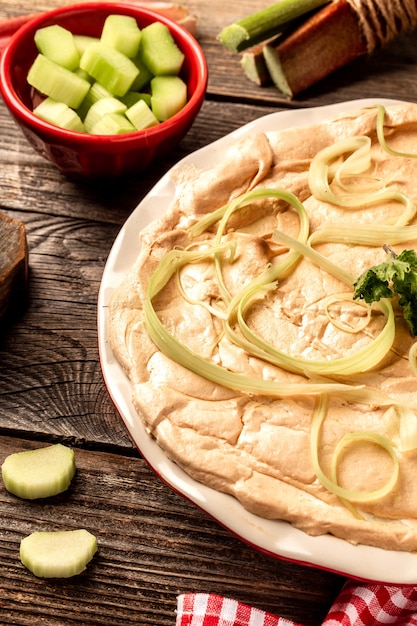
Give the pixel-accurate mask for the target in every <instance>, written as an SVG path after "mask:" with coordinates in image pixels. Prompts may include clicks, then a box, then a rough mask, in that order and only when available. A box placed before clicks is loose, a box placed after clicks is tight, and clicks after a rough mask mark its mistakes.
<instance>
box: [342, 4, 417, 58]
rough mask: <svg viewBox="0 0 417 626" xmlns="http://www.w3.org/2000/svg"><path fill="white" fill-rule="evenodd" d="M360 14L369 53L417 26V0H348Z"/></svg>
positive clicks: (358, 14)
mask: <svg viewBox="0 0 417 626" xmlns="http://www.w3.org/2000/svg"><path fill="white" fill-rule="evenodd" d="M347 1H348V3H349V4H350V6H351V8H352V9H353V11H354V12H355V13H356V14H357V16H358V21H359V25H360V27H361V29H362V32H363V35H364V38H365V40H366V46H367V51H368V53H371V52H373V50H374V49H375V48H377V47H382V46H383V45H385V44H386V43H388V42H389V41H391V39H394V37H396V36H397V35H399V34H401V33H404V32H406V31H409V30H413V29H414V28H416V26H417V0H347Z"/></svg>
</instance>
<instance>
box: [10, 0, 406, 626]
mask: <svg viewBox="0 0 417 626" xmlns="http://www.w3.org/2000/svg"><path fill="white" fill-rule="evenodd" d="M184 3H185V4H186V5H187V6H188V8H189V10H190V12H191V13H192V14H194V15H195V16H196V17H197V23H198V37H199V40H200V42H201V45H202V46H203V48H204V50H205V52H206V55H207V60H208V65H209V71H210V79H209V86H208V92H207V98H206V101H205V103H204V105H203V108H202V110H201V113H200V114H199V116H198V119H197V120H196V122H195V124H194V126H193V128H192V129H191V131H190V132H189V134H188V136H187V137H186V138H185V139H184V140H183V142H182V144H181V145H180V146H179V147H178V149H176V150H175V151H174V152H173V153H172V154H171V155H170V156H169V157H167V158H166V159H164V161H163V162H161V163H158V164H155V165H154V166H152V167H151V168H150V170H149V171H148V172H147V173H146V175H144V176H142V177H140V178H138V179H134V178H133V179H130V180H127V181H126V180H125V181H123V182H118V183H114V184H112V185H109V186H106V185H103V184H101V185H98V184H82V183H75V182H71V181H70V180H67V179H66V178H65V177H64V176H62V175H61V174H60V173H59V172H58V171H57V170H56V169H55V168H54V167H53V166H52V165H50V164H49V163H48V162H47V161H44V160H43V159H42V158H41V157H40V156H38V155H37V154H35V153H34V152H33V151H32V149H31V148H30V147H29V146H28V144H27V143H26V140H25V139H24V138H23V136H22V135H21V133H20V131H19V130H18V129H17V128H16V126H15V125H14V123H13V121H12V119H11V117H10V116H9V114H8V112H7V111H6V108H5V106H4V105H3V103H1V104H0V123H1V129H2V132H1V134H0V163H1V169H0V211H1V212H3V213H5V214H6V215H9V216H11V217H13V218H16V219H18V220H21V221H23V222H24V223H25V225H26V228H27V238H28V244H29V254H30V257H29V258H30V276H29V278H30V280H29V291H28V298H27V303H26V304H25V306H23V307H21V309H20V310H19V311H18V312H17V313H14V314H13V315H11V316H9V318H8V319H3V320H1V321H0V463H1V462H2V461H3V459H4V458H5V456H6V455H7V454H9V453H11V452H14V451H17V450H22V449H26V448H32V447H35V446H38V445H44V444H47V443H51V442H62V443H64V444H67V445H70V446H73V447H74V448H75V452H76V458H77V465H78V473H77V476H76V478H75V480H74V482H73V485H72V486H71V488H70V490H69V491H68V492H67V493H65V494H63V495H62V496H57V497H55V498H52V499H51V500H50V501H47V502H25V501H21V500H19V499H17V498H15V497H14V496H12V495H10V494H8V493H7V492H6V490H5V489H4V487H3V485H1V486H0V623H1V624H24V625H26V624H31V623H35V624H41V623H42V624H43V625H52V624H54V625H55V624H74V625H75V624H83V625H84V624H85V625H86V624H100V625H105V624H114V625H116V624H125V623H130V624H142V625H145V624H154V625H155V626H164V625H166V626H168V625H172V624H174V623H175V607H176V596H177V594H180V593H184V592H192V591H201V592H215V593H220V594H224V595H226V596H230V597H233V598H236V599H239V600H241V601H243V602H246V603H249V604H252V605H255V606H258V607H260V608H263V609H265V610H268V611H270V612H273V613H276V614H279V615H281V616H283V617H287V618H291V619H294V620H296V621H299V622H301V623H303V624H306V625H308V626H316V625H319V624H320V623H321V621H322V619H323V616H324V615H325V614H326V612H327V610H328V608H329V606H330V604H331V602H332V600H333V598H334V597H335V595H336V593H337V592H338V590H339V589H340V587H341V586H342V584H343V582H344V579H343V577H342V576H339V575H337V574H334V573H330V572H326V571H320V570H315V569H312V568H310V567H305V566H301V565H299V564H293V563H288V562H284V561H281V560H276V559H274V558H270V557H268V556H265V555H263V554H260V553H258V552H257V551H255V550H254V549H252V548H250V547H247V546H246V545H244V544H243V543H242V542H241V541H239V540H238V539H236V538H235V537H233V536H231V535H230V534H229V533H228V532H227V531H226V530H224V529H222V528H221V527H220V526H219V525H218V524H217V523H216V522H215V521H213V520H212V519H211V518H209V517H208V516H207V515H206V514H205V513H203V512H202V511H200V510H199V509H197V508H196V507H195V506H193V505H192V504H190V503H188V502H187V501H185V500H184V499H183V498H181V497H180V496H178V495H177V494H175V493H173V492H172V491H171V490H170V489H169V488H168V487H166V486H165V485H164V484H163V483H162V482H161V481H160V480H159V479H158V478H157V477H156V476H155V475H154V474H153V472H152V471H151V470H150V469H149V468H148V465H147V463H146V462H145V461H144V460H143V459H142V458H141V457H140V455H139V453H138V452H137V451H136V449H135V446H134V445H133V444H132V442H131V440H130V439H129V436H128V434H127V432H126V430H125V427H124V425H123V423H122V421H121V419H120V417H119V415H118V414H117V412H116V410H115V408H114V407H113V405H112V402H111V401H110V399H109V396H108V394H107V391H106V388H105V386H104V383H103V379H102V374H101V370H100V364H99V359H98V351H97V325H96V317H97V294H98V290H99V286H100V280H101V276H102V271H103V267H104V264H105V262H106V258H107V256H108V253H109V251H110V249H111V247H112V244H113V242H114V239H115V237H116V235H117V233H118V231H119V229H120V228H121V226H122V225H123V223H124V222H125V220H126V219H127V217H128V216H129V214H130V213H131V211H132V210H133V209H134V208H135V206H136V205H137V204H138V202H139V201H140V200H141V198H143V196H144V195H145V194H146V192H147V191H148V190H149V189H150V188H151V187H152V186H153V185H154V184H155V182H156V181H157V180H158V179H159V178H160V177H161V175H163V174H164V173H165V172H166V171H167V170H168V169H169V168H170V167H171V166H172V165H173V164H174V163H175V162H176V161H178V160H179V159H180V158H181V157H183V156H185V155H186V154H188V153H190V152H192V151H193V150H195V149H197V148H200V147H202V146H204V145H206V144H209V143H210V142H212V141H213V140H215V139H217V138H219V137H221V136H222V135H224V134H226V133H228V132H230V131H232V130H234V129H235V128H237V127H239V126H240V125H241V124H244V123H246V122H249V121H250V120H253V119H255V118H258V117H260V116H262V115H264V114H266V113H270V112H273V111H278V110H282V109H288V108H295V107H312V106H317V105H325V104H329V103H335V102H340V101H344V100H351V99H355V98H363V97H391V98H392V97H395V98H403V99H408V100H411V101H415V102H417V48H416V46H415V37H416V33H415V32H414V33H411V34H408V35H406V36H403V37H401V38H400V39H398V40H396V41H395V42H393V43H392V44H391V45H389V46H388V47H387V48H385V49H384V50H380V51H378V52H376V53H374V55H373V56H372V57H371V58H365V59H361V60H358V61H357V62H353V63H352V64H351V65H350V66H349V67H348V68H345V69H343V70H342V71H340V72H338V73H337V74H335V75H333V76H332V77H330V78H328V79H326V80H323V81H322V82H321V83H320V84H318V85H316V86H315V87H314V88H311V89H309V90H308V91H306V92H305V93H303V94H301V95H300V96H299V97H298V98H297V99H295V100H293V101H288V100H286V99H285V98H283V97H282V96H281V95H280V94H279V93H278V92H277V90H275V89H274V87H268V88H259V87H257V86H255V85H254V84H252V83H250V82H249V81H248V80H247V79H246V78H245V77H244V76H243V74H242V72H241V70H240V67H239V61H238V58H237V56H235V55H233V54H232V53H227V52H225V50H224V49H222V48H221V47H220V45H219V43H218V42H217V41H216V35H217V34H218V33H219V31H220V30H221V28H222V27H223V26H225V25H227V24H229V23H231V22H232V21H234V20H235V19H238V18H239V17H242V16H243V15H245V14H248V13H250V12H251V11H253V10H254V9H255V8H261V7H262V6H266V5H267V4H268V3H267V2H262V1H261V0H255V1H253V0H252V1H249V0H228V2H224V0H212V1H211V2H203V1H202V0H189V1H187V0H184ZM57 4H58V0H44V1H41V0H35V2H29V0H20V1H18V2H16V0H0V17H1V18H3V17H12V16H18V15H23V14H26V13H29V12H35V11H41V10H46V9H48V8H51V7H52V6H54V5H57ZM0 245H1V242H0ZM68 527H85V528H88V529H89V530H91V531H92V532H94V533H95V534H96V535H97V537H98V541H99V546H100V550H99V553H98V554H97V555H96V557H95V558H94V560H93V562H92V563H91V565H90V566H89V567H88V570H87V571H86V572H85V573H84V574H82V575H80V576H79V577H76V578H74V579H69V580H66V581H56V580H53V581H48V580H42V579H38V578H35V577H34V576H33V575H32V574H30V573H29V572H28V571H27V570H26V569H25V568H24V567H23V565H22V564H21V563H20V561H19V543H20V540H21V539H22V537H23V536H25V535H26V534H29V533H30V532H32V531H33V530H45V529H51V528H54V529H55V528H56V529H58V528H68Z"/></svg>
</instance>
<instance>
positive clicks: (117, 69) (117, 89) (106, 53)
mask: <svg viewBox="0 0 417 626" xmlns="http://www.w3.org/2000/svg"><path fill="white" fill-rule="evenodd" d="M80 67H81V68H82V69H83V70H85V71H86V72H88V73H89V74H90V76H92V77H93V78H94V79H95V80H96V81H98V82H99V83H100V84H101V85H103V87H105V88H106V89H107V90H108V91H110V93H111V94H112V95H114V96H124V94H125V93H126V92H127V91H129V89H130V87H131V85H132V83H133V81H134V80H135V78H136V77H137V76H138V74H139V70H138V68H137V67H136V65H135V64H134V63H133V61H132V60H131V59H129V58H128V57H127V56H126V55H125V54H122V53H121V52H119V50H116V49H115V48H111V47H110V46H107V45H105V44H104V43H102V42H97V43H92V44H91V45H90V46H88V48H87V49H86V50H85V52H84V54H83V56H82V57H81V60H80Z"/></svg>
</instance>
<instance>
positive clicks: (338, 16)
mask: <svg viewBox="0 0 417 626" xmlns="http://www.w3.org/2000/svg"><path fill="white" fill-rule="evenodd" d="M366 53H367V44H366V40H365V37H364V35H363V32H362V29H361V27H360V24H359V21H358V17H357V14H356V13H355V12H354V10H353V9H352V8H351V5H350V4H349V2H348V0H333V2H331V3H330V4H328V5H327V6H325V7H323V8H322V9H321V10H319V11H317V12H316V13H315V14H314V15H313V16H312V17H310V18H309V19H308V20H306V21H305V22H304V24H302V25H301V26H300V27H299V28H298V29H297V30H295V31H294V32H293V33H292V34H291V35H289V36H288V37H286V38H285V40H283V41H282V42H281V43H279V44H278V45H277V46H274V45H268V44H266V45H265V46H264V47H263V54H264V58H265V63H266V67H267V69H268V71H269V74H270V76H271V79H272V81H273V83H274V84H275V86H276V87H277V88H278V89H279V90H280V91H281V92H282V93H284V94H285V95H287V96H288V97H292V96H294V95H295V94H297V93H299V92H301V91H303V90H304V89H306V88H307V87H310V86H311V85H313V84H314V83H316V82H318V81H319V80H321V79H322V78H324V77H326V76H328V75H329V74H331V73H332V72H334V71H336V70H337V69H339V68H341V67H343V66H344V65H346V64H347V63H349V62H350V61H353V60H354V59H356V58H358V57H359V56H361V55H365V54H366Z"/></svg>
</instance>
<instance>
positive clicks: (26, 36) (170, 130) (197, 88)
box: [0, 2, 208, 178]
mask: <svg viewBox="0 0 417 626" xmlns="http://www.w3.org/2000/svg"><path fill="white" fill-rule="evenodd" d="M113 13H118V14H122V15H130V16H133V17H134V18H135V19H136V21H137V23H138V26H139V28H144V27H145V26H147V25H148V24H151V23H152V22H155V21H159V22H162V23H164V24H166V26H168V28H169V29H170V31H171V34H172V36H173V37H174V39H175V41H176V42H177V45H178V46H179V47H180V48H181V50H182V51H183V53H184V55H185V60H184V64H183V68H182V70H181V77H182V78H183V79H184V80H185V82H186V83H187V86H188V102H187V104H186V106H185V107H184V108H183V109H182V110H181V111H180V112H179V113H177V114H176V115H174V116H173V117H172V118H170V119H169V120H167V121H165V122H162V123H161V124H159V125H158V126H154V127H152V128H150V129H147V130H142V131H137V132H134V133H128V134H125V135H116V136H108V135H106V136H98V135H88V134H84V133H77V132H73V131H67V130H63V129H61V128H58V127H57V126H53V125H51V124H48V123H47V122H44V121H42V120H41V119H39V118H38V117H36V116H35V115H33V113H32V100H31V88H30V86H29V85H28V83H27V80H26V76H27V73H28V70H29V67H30V66H31V64H32V63H33V60H34V59H35V56H36V54H37V50H36V47H35V44H34V35H35V32H36V30H37V29H38V28H40V27H43V26H48V25H51V24H59V25H61V26H63V27H64V28H67V29H68V30H70V31H71V32H73V33H77V34H82V35H90V36H94V37H98V36H99V35H100V33H101V31H102V28H103V24H104V21H105V19H106V17H107V16H108V15H110V14H113ZM207 79H208V72H207V63H206V59H205V57H204V54H203V51H202V50H201V47H200V45H199V44H198V42H197V41H196V40H195V38H194V37H193V36H192V35H191V34H190V33H189V32H188V31H187V30H185V29H184V28H183V27H181V26H179V25H178V24H177V23H176V22H174V21H172V20H170V19H167V18H166V17H163V16H161V15H158V14H156V13H153V12H152V11H148V10H145V9H141V8H139V7H135V6H134V5H129V4H124V3H123V4H122V3H117V2H111V3H109V2H105V3H103V2H98V3H95V2H94V3H85V4H76V5H71V6H65V7H62V8H59V9H55V10H52V11H49V12H47V13H43V14H41V15H39V16H36V17H35V18H33V19H32V20H31V21H30V22H29V23H27V24H26V25H25V26H23V27H22V28H20V29H19V30H18V31H17V33H16V34H15V35H13V37H12V38H11V39H10V42H9V43H8V45H7V47H6V49H5V51H4V52H3V55H2V58H1V61H0V91H1V94H2V96H3V99H4V102H5V103H6V106H7V107H8V109H9V111H10V113H11V114H12V116H13V117H14V118H15V120H16V122H17V124H18V125H19V126H20V128H21V129H22V131H23V133H24V134H25V136H26V137H27V139H28V141H29V143H30V144H31V145H32V146H33V147H34V148H35V150H37V152H39V153H40V154H41V155H42V156H43V157H45V158H47V159H49V160H50V161H52V162H53V163H54V164H55V165H56V166H57V167H58V168H59V169H60V170H61V171H62V172H63V173H65V174H67V175H69V176H71V177H76V178H99V177H110V176H111V177H116V176H121V175H124V174H132V173H138V172H141V171H143V170H144V169H145V168H146V167H148V165H149V164H150V163H151V161H154V160H155V159H157V158H158V157H161V156H162V155H164V154H166V153H167V152H169V151H170V150H171V149H173V148H174V147H175V146H176V145H177V144H178V143H179V141H180V140H181V139H182V138H183V137H184V135H185V134H186V133H187V131H188V130H189V128H190V126H191V125H192V123H193V122H194V120H195V117H196V116H197V114H198V112H199V110H200V107H201V105H202V103H203V100H204V96H205V92H206V87H207Z"/></svg>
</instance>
